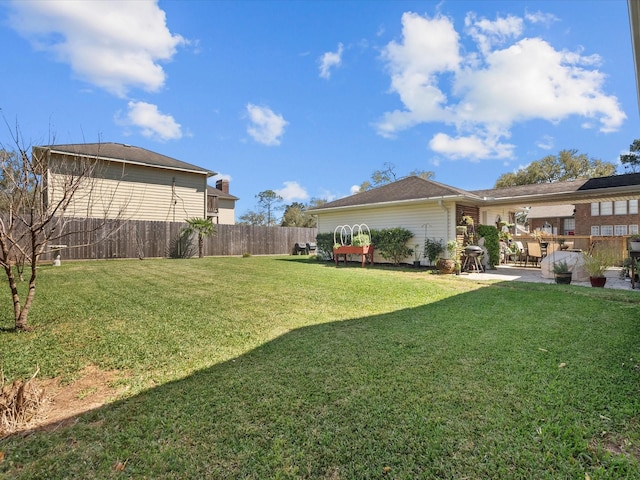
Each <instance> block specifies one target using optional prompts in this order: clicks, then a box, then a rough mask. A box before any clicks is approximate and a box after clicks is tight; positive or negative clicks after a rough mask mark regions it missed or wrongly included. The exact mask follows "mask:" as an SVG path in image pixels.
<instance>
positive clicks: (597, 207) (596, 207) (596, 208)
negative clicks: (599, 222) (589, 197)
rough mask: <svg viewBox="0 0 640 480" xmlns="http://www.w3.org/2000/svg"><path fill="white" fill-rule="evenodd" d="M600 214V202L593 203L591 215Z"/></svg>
mask: <svg viewBox="0 0 640 480" xmlns="http://www.w3.org/2000/svg"><path fill="white" fill-rule="evenodd" d="M598 215H600V204H599V203H598V202H595V203H592V204H591V216H592V217H597V216H598Z"/></svg>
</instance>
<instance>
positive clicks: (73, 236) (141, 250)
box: [43, 219, 317, 260]
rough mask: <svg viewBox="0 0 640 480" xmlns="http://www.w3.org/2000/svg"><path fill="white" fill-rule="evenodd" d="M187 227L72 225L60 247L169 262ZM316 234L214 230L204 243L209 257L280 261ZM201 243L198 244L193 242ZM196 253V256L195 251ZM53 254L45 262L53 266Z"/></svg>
mask: <svg viewBox="0 0 640 480" xmlns="http://www.w3.org/2000/svg"><path fill="white" fill-rule="evenodd" d="M186 226H187V224H186V223H179V222H151V221H134V220H127V221H118V220H113V221H107V222H106V223H105V222H104V220H101V219H77V220H72V221H69V222H68V223H67V225H66V228H65V231H67V232H69V233H67V234H65V235H64V236H63V237H62V238H61V239H59V240H56V244H59V245H64V247H63V248H62V249H61V252H60V253H61V256H62V258H63V259H71V260H88V259H107V258H152V257H165V256H167V253H168V251H169V249H170V245H171V243H172V242H174V241H175V240H176V239H177V238H178V237H179V236H180V232H181V231H182V229H183V228H184V227H186ZM316 233H317V229H316V228H302V227H265V226H258V225H216V233H215V234H214V235H212V236H209V237H207V238H206V239H205V249H204V252H205V255H244V254H251V255H282V254H289V253H292V252H293V249H294V246H295V244H296V243H307V242H315V241H316ZM195 242H196V243H197V240H195ZM196 252H197V250H196ZM52 258H53V254H52V252H51V250H50V251H49V252H47V254H46V255H45V256H44V257H43V259H44V260H51V259H52Z"/></svg>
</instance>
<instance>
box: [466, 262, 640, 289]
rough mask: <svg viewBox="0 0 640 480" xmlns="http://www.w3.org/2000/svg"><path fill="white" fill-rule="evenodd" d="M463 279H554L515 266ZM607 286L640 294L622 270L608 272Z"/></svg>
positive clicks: (507, 266) (638, 287)
mask: <svg viewBox="0 0 640 480" xmlns="http://www.w3.org/2000/svg"><path fill="white" fill-rule="evenodd" d="M461 276H462V277H463V278H468V279H469V280H503V281H512V280H513V281H519V282H535V283H553V284H555V280H554V279H552V278H544V277H543V276H542V271H541V270H540V268H539V267H526V268H525V267H521V266H515V265H500V266H498V267H497V268H496V269H495V270H487V271H486V272H482V273H475V272H473V273H463V274H462V275H461ZM606 277H607V284H606V285H605V287H604V288H616V289H620V290H629V291H637V292H639V293H640V285H639V284H637V283H636V288H635V290H632V289H631V282H629V281H627V280H623V279H621V278H620V268H610V269H609V270H607V272H606ZM571 285H582V286H585V287H589V288H591V284H590V283H589V282H588V281H587V282H576V281H572V282H571Z"/></svg>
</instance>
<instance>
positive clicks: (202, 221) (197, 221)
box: [183, 218, 216, 258]
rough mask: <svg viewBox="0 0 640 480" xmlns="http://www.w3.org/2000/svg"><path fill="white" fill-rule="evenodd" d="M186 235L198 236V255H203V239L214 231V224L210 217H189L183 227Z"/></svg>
mask: <svg viewBox="0 0 640 480" xmlns="http://www.w3.org/2000/svg"><path fill="white" fill-rule="evenodd" d="M183 231H184V233H185V234H186V235H189V236H190V235H197V236H198V257H200V258H202V257H204V239H205V238H206V237H208V236H209V235H213V234H214V233H216V226H215V225H214V224H213V221H212V220H211V219H210V218H189V219H187V226H186V227H185V228H184V230H183Z"/></svg>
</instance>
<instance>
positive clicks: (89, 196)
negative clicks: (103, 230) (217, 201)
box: [48, 158, 207, 222]
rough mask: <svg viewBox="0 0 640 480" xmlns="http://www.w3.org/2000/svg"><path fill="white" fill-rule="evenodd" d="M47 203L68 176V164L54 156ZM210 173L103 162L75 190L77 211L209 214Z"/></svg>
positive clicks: (139, 215) (154, 216) (72, 209)
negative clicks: (207, 201) (207, 208)
mask: <svg viewBox="0 0 640 480" xmlns="http://www.w3.org/2000/svg"><path fill="white" fill-rule="evenodd" d="M49 166H50V175H49V177H48V195H49V205H55V203H56V202H57V199H58V198H59V196H60V195H61V194H62V192H63V188H62V185H63V184H64V182H65V181H66V180H68V178H69V177H68V170H67V168H66V166H65V165H63V164H61V163H60V162H58V161H56V159H55V158H53V159H50V162H49ZM206 180H207V178H206V175H205V174H197V173H189V172H181V171H177V170H165V169H162V168H151V167H145V166H141V165H131V164H124V163H116V162H112V163H103V164H101V165H100V168H97V169H96V171H95V174H94V178H92V179H88V181H86V182H84V183H83V184H82V187H81V188H80V189H79V190H78V191H77V192H76V194H75V195H74V197H73V201H72V203H71V205H70V206H69V209H68V210H67V214H68V215H69V216H73V217H89V218H123V219H131V220H156V221H176V222H182V221H184V220H185V219H187V218H192V217H199V218H204V217H206Z"/></svg>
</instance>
